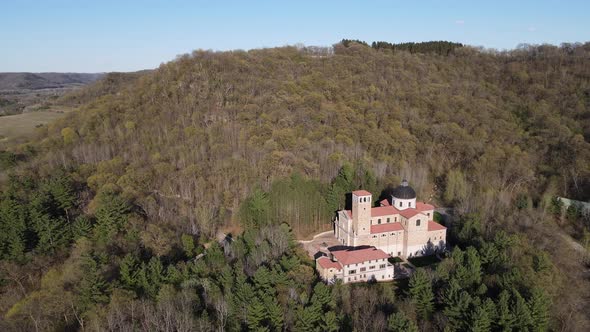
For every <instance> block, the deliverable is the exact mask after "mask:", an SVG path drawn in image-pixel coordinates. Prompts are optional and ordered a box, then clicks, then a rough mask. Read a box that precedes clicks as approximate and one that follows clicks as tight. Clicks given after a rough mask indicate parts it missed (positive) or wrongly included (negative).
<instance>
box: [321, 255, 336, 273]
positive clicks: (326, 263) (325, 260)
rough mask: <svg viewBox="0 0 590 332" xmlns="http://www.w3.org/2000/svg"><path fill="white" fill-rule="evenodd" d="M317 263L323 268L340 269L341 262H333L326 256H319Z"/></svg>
mask: <svg viewBox="0 0 590 332" xmlns="http://www.w3.org/2000/svg"><path fill="white" fill-rule="evenodd" d="M317 262H318V264H320V265H321V266H322V267H323V268H324V269H336V270H342V264H340V263H339V262H334V261H332V260H331V259H329V258H328V257H326V256H323V257H320V258H318V259H317Z"/></svg>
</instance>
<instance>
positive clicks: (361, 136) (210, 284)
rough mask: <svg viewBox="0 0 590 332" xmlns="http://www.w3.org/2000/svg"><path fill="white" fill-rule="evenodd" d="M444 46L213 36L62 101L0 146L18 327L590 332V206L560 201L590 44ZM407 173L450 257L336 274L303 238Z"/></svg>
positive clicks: (586, 166) (588, 119) (576, 138)
mask: <svg viewBox="0 0 590 332" xmlns="http://www.w3.org/2000/svg"><path fill="white" fill-rule="evenodd" d="M377 45H381V46H377ZM431 46H432V49H430V48H429V47H430V46H429V45H425V44H421V45H420V47H415V46H414V45H413V44H412V45H410V44H407V45H406V44H403V45H402V46H394V45H393V44H387V43H381V44H374V46H373V47H370V46H368V45H363V44H361V43H357V42H354V41H346V42H344V43H339V44H336V45H335V46H334V48H333V49H332V48H330V49H328V48H326V49H323V48H295V47H284V48H274V49H262V50H251V51H247V52H246V51H234V52H207V51H195V52H193V53H192V54H190V55H185V56H182V57H179V58H177V59H176V60H174V61H171V62H169V63H167V64H164V65H162V66H161V67H160V68H158V69H157V70H154V71H150V72H144V73H136V74H133V75H125V74H117V75H107V76H106V77H105V78H104V79H103V80H102V81H100V82H97V83H96V84H95V85H93V86H90V87H88V88H85V89H84V90H83V91H80V92H77V93H76V94H75V95H71V96H68V97H66V98H65V99H64V102H67V103H68V104H70V105H76V106H78V107H79V111H77V112H73V113H72V114H69V115H68V116H67V117H66V118H65V119H63V120H60V121H58V122H56V123H53V124H51V125H49V126H47V127H42V128H40V129H39V134H38V137H37V138H36V139H35V140H34V141H32V142H30V143H28V144H24V145H19V146H7V147H5V150H6V151H3V152H2V153H1V154H0V157H1V158H0V167H1V168H2V178H1V179H2V187H1V189H2V194H1V197H0V199H1V202H0V258H1V259H2V262H1V264H2V265H1V267H0V271H1V273H2V274H1V275H0V278H1V279H0V280H1V283H0V286H1V287H2V288H1V292H2V300H0V313H1V314H2V315H3V317H4V319H3V320H2V321H0V328H3V329H8V330H34V329H38V330H82V329H84V330H105V329H109V330H120V329H125V330H131V329H133V328H135V329H140V330H166V331H171V330H183V331H188V330H207V331H208V330H214V329H220V330H231V331H239V330H247V329H250V330H261V331H265V330H266V331H269V330H272V331H280V330H298V331H307V330H322V331H336V330H345V331H352V330H358V331H385V330H391V331H407V330H417V329H421V330H426V331H430V330H435V331H442V330H445V329H447V330H450V331H466V330H477V331H487V330H490V329H492V330H497V331H502V330H518V331H530V330H535V331H542V330H546V329H548V328H551V329H556V330H563V331H577V330H583V329H584V327H585V326H588V324H590V320H589V319H588V316H587V312H588V310H589V309H590V306H589V304H590V298H589V296H590V285H589V284H588V274H587V273H588V272H587V271H588V270H587V269H588V266H587V263H588V261H587V260H586V254H583V253H582V252H581V251H585V250H587V248H582V250H581V251H580V247H579V245H580V244H581V245H582V246H586V247H588V242H589V241H590V235H589V234H590V233H589V230H590V221H589V220H588V219H587V218H585V217H584V216H583V215H582V214H581V212H580V211H574V210H568V211H562V210H561V209H560V207H559V204H558V203H556V201H555V200H554V197H555V196H558V195H559V196H566V197H569V198H574V199H579V200H588V199H590V143H589V142H590V60H589V56H590V44H588V43H586V44H583V45H582V44H567V45H565V44H564V45H562V46H561V47H554V46H550V45H543V46H525V47H522V48H519V49H516V50H512V51H509V52H492V51H484V50H478V49H473V48H471V47H465V46H461V45H457V44H452V43H448V44H444V43H434V44H432V45H431ZM412 50H416V51H415V52H414V51H412ZM431 50H432V51H431ZM402 178H407V179H408V180H409V181H410V182H411V183H412V186H413V187H414V188H415V189H416V191H417V192H418V196H419V198H420V199H422V200H425V201H429V202H432V203H434V204H436V205H439V206H448V207H453V208H454V210H455V213H456V215H457V216H456V218H455V219H456V224H453V226H452V228H451V231H450V233H451V234H450V236H451V238H450V242H451V243H452V244H453V245H454V249H453V251H452V253H451V254H450V255H449V257H448V258H446V259H445V260H443V261H442V262H441V263H440V264H438V265H437V266H436V267H432V268H429V269H423V270H422V269H421V270H419V272H418V273H416V274H415V275H414V276H413V277H412V279H411V280H410V281H409V284H404V283H400V282H396V283H393V284H376V285H362V286H348V285H337V286H333V287H332V286H330V287H328V286H324V285H323V284H321V283H319V282H318V278H317V276H316V275H315V274H314V270H313V261H311V260H310V259H309V258H308V257H306V255H305V254H304V253H302V252H301V251H300V249H299V248H298V247H297V244H296V242H295V241H294V239H295V238H297V237H305V236H309V235H310V234H313V233H314V232H318V231H320V230H325V229H329V227H330V221H331V218H332V216H333V212H334V211H335V210H336V209H338V208H340V207H342V206H343V205H344V204H345V194H346V193H347V192H348V191H350V190H353V189H357V188H361V187H362V188H364V189H368V190H370V191H372V192H373V193H374V195H375V196H379V195H380V194H381V191H383V190H386V189H387V187H388V186H390V185H392V184H393V185H396V184H397V183H399V181H400V180H401V179H402ZM567 232H569V233H570V234H571V235H574V237H575V240H576V241H579V242H577V243H578V246H574V245H572V242H571V241H570V240H571V239H569V238H568V233H567ZM223 237H225V240H223V241H221V244H219V243H218V240H219V239H220V238H223ZM568 239H569V240H568ZM575 243H576V242H574V244H575ZM576 248H577V250H576ZM203 254H204V255H203Z"/></svg>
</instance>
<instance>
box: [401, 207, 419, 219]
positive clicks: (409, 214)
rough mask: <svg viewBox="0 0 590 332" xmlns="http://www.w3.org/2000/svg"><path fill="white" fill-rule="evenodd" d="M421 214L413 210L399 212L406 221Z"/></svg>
mask: <svg viewBox="0 0 590 332" xmlns="http://www.w3.org/2000/svg"><path fill="white" fill-rule="evenodd" d="M419 213H420V212H419V211H418V210H416V209H412V208H409V209H405V210H401V211H400V212H399V214H401V215H402V216H404V217H405V218H406V219H410V218H412V217H413V216H415V215H417V214H419Z"/></svg>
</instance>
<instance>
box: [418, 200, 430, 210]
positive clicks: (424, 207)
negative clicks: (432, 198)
mask: <svg viewBox="0 0 590 332" xmlns="http://www.w3.org/2000/svg"><path fill="white" fill-rule="evenodd" d="M416 210H418V211H428V210H434V205H430V204H427V203H424V202H416Z"/></svg>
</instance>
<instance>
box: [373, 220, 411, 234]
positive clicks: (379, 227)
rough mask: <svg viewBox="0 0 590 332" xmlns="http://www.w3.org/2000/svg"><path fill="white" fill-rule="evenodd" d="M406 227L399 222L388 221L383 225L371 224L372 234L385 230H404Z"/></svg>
mask: <svg viewBox="0 0 590 332" xmlns="http://www.w3.org/2000/svg"><path fill="white" fill-rule="evenodd" d="M403 230H404V227H403V226H402V224H401V223H399V222H393V223H386V224H381V225H371V234H373V233H384V232H397V231H403Z"/></svg>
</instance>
